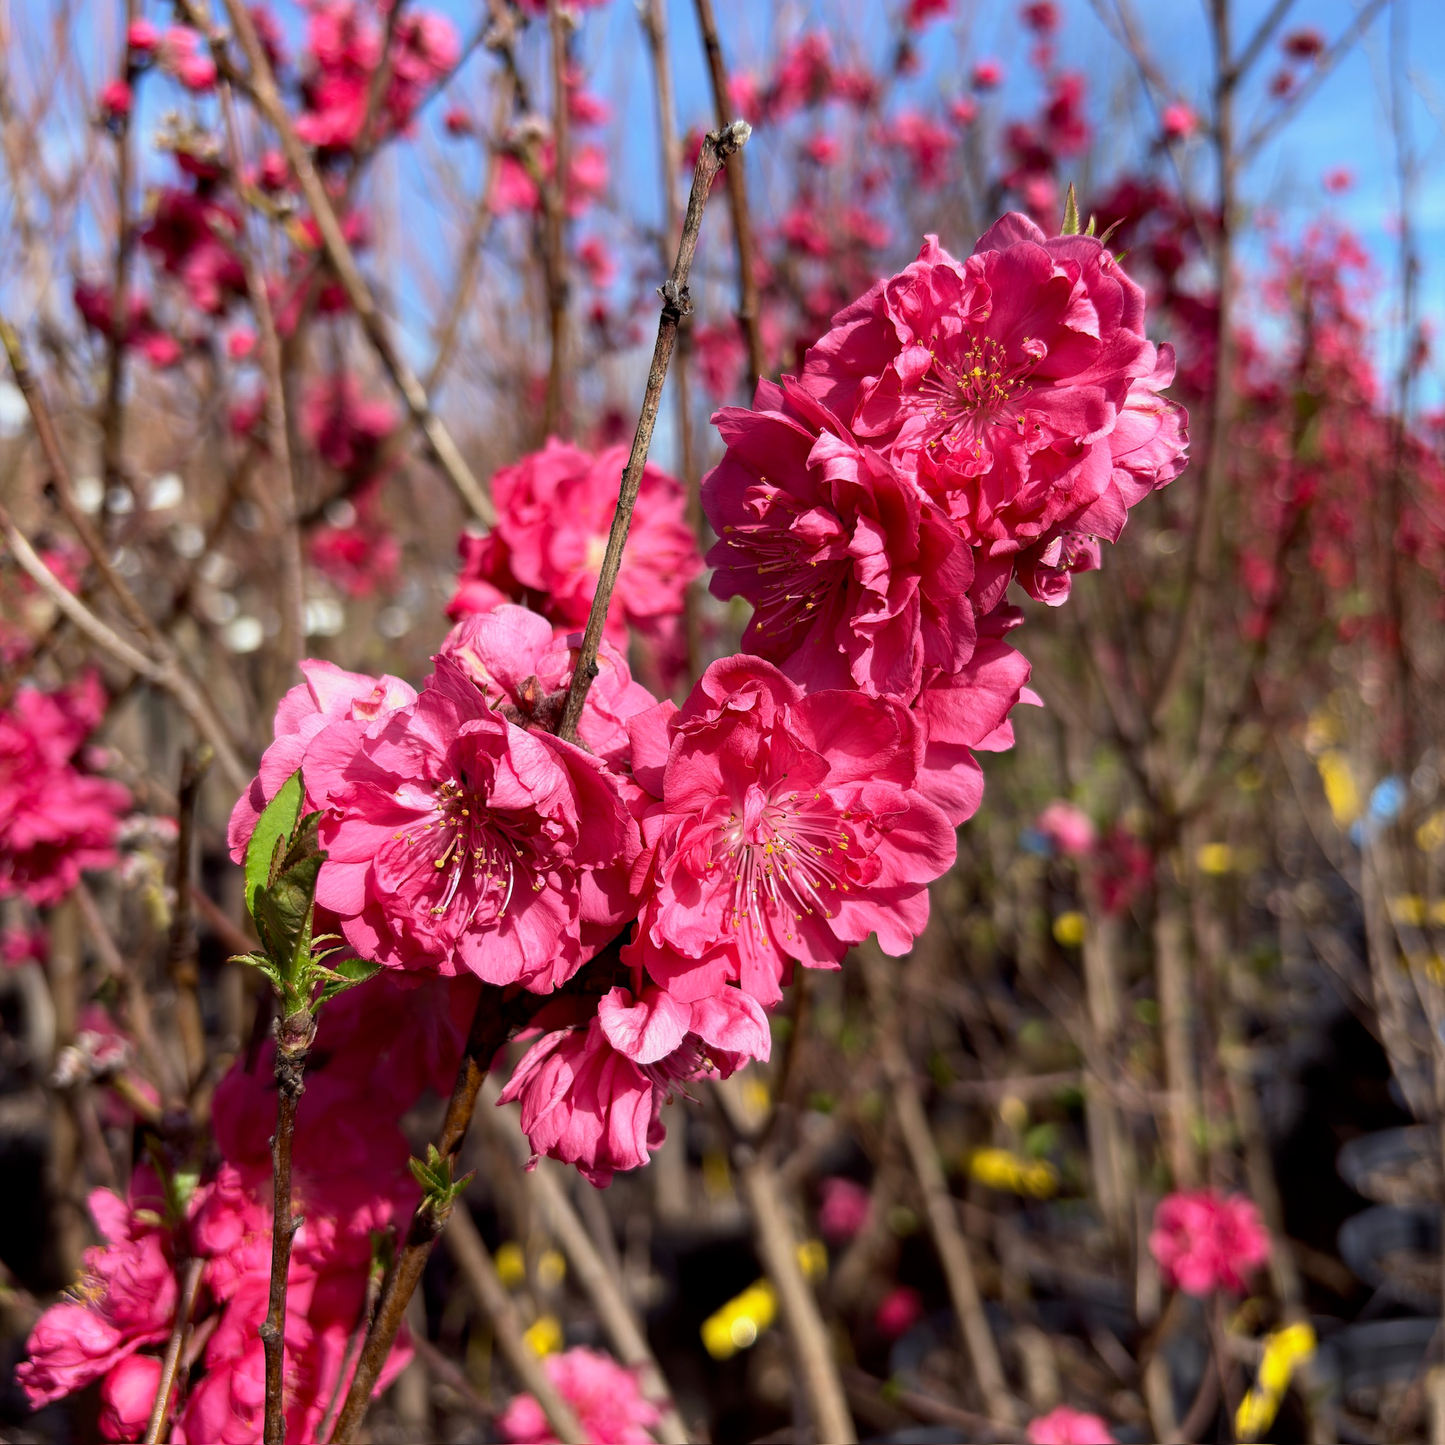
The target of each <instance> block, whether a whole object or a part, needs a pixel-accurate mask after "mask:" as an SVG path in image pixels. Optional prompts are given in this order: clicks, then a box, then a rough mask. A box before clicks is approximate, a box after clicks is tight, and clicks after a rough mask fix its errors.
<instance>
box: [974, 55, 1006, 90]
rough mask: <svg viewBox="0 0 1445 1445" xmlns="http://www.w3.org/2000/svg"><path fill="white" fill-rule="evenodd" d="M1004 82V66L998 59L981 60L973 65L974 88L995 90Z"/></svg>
mask: <svg viewBox="0 0 1445 1445" xmlns="http://www.w3.org/2000/svg"><path fill="white" fill-rule="evenodd" d="M1002 84H1003V66H1002V64H1001V63H1000V62H999V61H997V60H980V61H979V62H978V63H977V64H976V65H975V66H974V67H973V88H974V89H975V90H995V89H997V88H998V87H999V86H1000V85H1002Z"/></svg>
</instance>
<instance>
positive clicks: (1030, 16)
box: [1019, 0, 1059, 35]
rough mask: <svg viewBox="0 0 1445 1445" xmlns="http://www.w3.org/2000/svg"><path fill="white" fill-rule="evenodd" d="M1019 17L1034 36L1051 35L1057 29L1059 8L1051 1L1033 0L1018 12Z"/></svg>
mask: <svg viewBox="0 0 1445 1445" xmlns="http://www.w3.org/2000/svg"><path fill="white" fill-rule="evenodd" d="M1019 17H1020V19H1022V20H1023V22H1024V24H1025V25H1027V26H1028V28H1029V29H1030V30H1032V31H1033V32H1034V34H1035V35H1052V34H1053V33H1054V31H1055V30H1057V29H1058V28H1059V7H1058V6H1057V5H1055V4H1052V3H1051V0H1035V3H1034V4H1031V5H1025V6H1024V7H1023V8H1022V9H1021V10H1020V11H1019Z"/></svg>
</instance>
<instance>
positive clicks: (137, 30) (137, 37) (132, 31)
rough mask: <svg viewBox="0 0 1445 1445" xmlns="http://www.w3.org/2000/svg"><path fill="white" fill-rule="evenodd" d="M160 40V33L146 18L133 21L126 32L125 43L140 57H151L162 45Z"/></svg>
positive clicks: (142, 17)
mask: <svg viewBox="0 0 1445 1445" xmlns="http://www.w3.org/2000/svg"><path fill="white" fill-rule="evenodd" d="M160 38H161V33H160V31H159V30H157V29H156V27H155V25H154V24H152V23H151V21H149V20H147V19H146V18H145V17H144V16H140V17H138V18H137V19H135V20H132V21H131V22H130V25H129V26H128V27H127V29H126V32H125V43H126V44H127V45H128V46H129V47H130V48H131V49H132V50H134V51H135V52H136V53H137V54H139V55H149V54H150V52H151V51H152V50H154V49H155V48H156V46H157V45H159V44H160Z"/></svg>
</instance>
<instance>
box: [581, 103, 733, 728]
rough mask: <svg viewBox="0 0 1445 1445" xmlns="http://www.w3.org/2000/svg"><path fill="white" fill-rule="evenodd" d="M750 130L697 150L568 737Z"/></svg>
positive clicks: (716, 136)
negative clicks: (724, 190) (702, 254)
mask: <svg viewBox="0 0 1445 1445" xmlns="http://www.w3.org/2000/svg"><path fill="white" fill-rule="evenodd" d="M751 134H752V131H751V128H750V127H749V126H748V124H747V122H746V121H741V120H735V121H733V123H732V124H731V125H729V126H725V127H724V128H723V129H722V130H721V131H717V132H714V133H711V134H709V135H708V137H707V139H706V140H704V142H703V146H702V150H701V151H699V152H698V157H697V168H696V169H695V170H694V171H693V174H692V191H691V193H690V194H689V196H688V198H687V217H686V219H685V220H684V222H683V226H682V237H681V239H680V241H679V242H678V247H677V260H676V261H675V262H674V263H673V267H672V275H671V276H669V277H668V279H667V280H666V281H664V282H663V284H662V286H661V288H660V290H661V293H662V315H661V317H660V318H659V319H658V323H657V343H656V345H655V346H654V347H653V350H652V367H651V370H649V372H648V373H647V391H646V393H645V394H644V396H643V399H642V414H641V415H640V416H639V417H638V419H637V432H636V434H635V435H634V436H633V438H632V452H631V455H630V456H629V457H628V458H627V468H626V470H625V471H624V472H623V473H622V484H621V487H620V488H619V490H618V495H617V510H616V512H615V513H613V516H612V529H611V531H610V532H609V533H608V536H607V553H606V555H605V556H604V557H603V559H602V570H601V573H600V574H599V576H598V578H597V591H596V594H595V595H594V596H593V598H592V610H591V612H589V613H588V615H587V630H586V632H585V633H584V634H583V637H582V650H581V651H580V652H579V654H578V656H577V662H576V665H575V667H574V668H573V671H572V683H571V686H570V687H568V689H567V701H566V704H565V706H564V707H563V710H562V725H561V726H560V727H559V728H558V729H557V731H558V733H559V735H560V736H561V737H563V738H566V739H567V740H568V741H569V742H571V741H574V740H575V739H576V737H577V725H578V723H579V722H580V721H581V720H582V705H583V703H584V702H585V701H586V700H587V689H588V688H589V687H591V685H592V679H593V678H595V677H596V676H597V649H598V647H599V646H600V644H601V642H602V629H603V626H604V625H605V624H606V621H607V608H608V605H609V603H610V602H611V600H612V589H613V588H614V587H615V586H616V585H617V573H618V571H619V570H620V568H621V566H622V549H623V548H624V547H625V546H626V545H627V529H628V527H629V526H630V525H631V523H632V509H633V507H634V506H635V505H636V504H637V490H638V488H639V486H641V484H642V469H643V467H644V466H645V465H646V464H647V452H648V448H649V447H651V445H652V429H653V427H654V426H656V425H657V408H658V404H659V402H660V401H661V399H662V384H663V382H664V381H665V380H666V379H667V365H668V362H669V361H670V360H671V359H672V349H673V346H674V344H675V343H676V341H677V329H678V325H679V323H680V322H681V320H682V318H683V317H684V316H685V315H686V314H687V312H688V310H689V308H690V306H691V304H692V303H691V301H690V300H689V297H688V292H687V278H688V273H689V272H690V271H691V270H692V258H693V255H694V253H695V252H696V251H697V238H698V232H699V231H700V230H701V229H702V213H703V208H704V207H705V206H706V205H707V198H708V192H709V191H710V190H711V189H712V183H713V179H714V178H715V177H716V175H717V173H718V171H719V169H720V168H721V167H722V165H723V163H724V162H725V161H726V160H727V159H728V157H729V156H732V155H735V154H736V153H737V152H738V150H739V149H740V148H741V147H742V146H743V145H745V144H746V142H747V139H748V136H749V135H751Z"/></svg>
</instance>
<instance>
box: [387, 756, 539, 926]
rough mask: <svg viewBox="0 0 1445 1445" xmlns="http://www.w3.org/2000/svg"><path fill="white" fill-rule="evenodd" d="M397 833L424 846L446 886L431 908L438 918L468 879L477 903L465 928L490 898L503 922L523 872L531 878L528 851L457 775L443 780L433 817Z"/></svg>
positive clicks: (496, 917) (496, 918) (535, 889)
mask: <svg viewBox="0 0 1445 1445" xmlns="http://www.w3.org/2000/svg"><path fill="white" fill-rule="evenodd" d="M395 836H396V839H397V840H398V841H400V842H405V843H406V844H407V845H408V846H409V847H418V848H420V849H421V851H422V855H423V856H424V857H426V858H427V859H428V861H429V862H430V864H431V868H432V870H434V872H435V874H436V883H435V884H434V885H432V886H433V887H440V890H441V897H440V899H439V900H438V901H437V902H436V903H434V904H433V905H432V906H431V907H430V908H429V909H428V910H427V911H428V912H429V913H430V914H431V916H432V917H433V918H441V917H442V916H443V915H444V914H445V913H446V912H447V910H448V909H450V908H451V906H452V904H453V903H454V902H455V901H456V898H457V894H458V892H459V891H460V890H461V888H462V885H463V883H464V882H468V881H469V883H470V886H469V889H468V892H469V894H470V896H471V908H470V910H469V912H468V914H467V917H466V920H465V922H464V923H463V924H462V927H464V928H465V927H466V926H467V925H468V924H470V923H471V921H472V919H473V918H475V917H476V915H477V912H478V910H479V909H480V908H481V907H482V905H483V904H484V903H489V904H491V905H492V907H493V908H494V910H495V912H494V916H493V921H495V922H500V921H501V920H502V919H503V918H505V917H506V915H507V908H508V906H509V905H510V903H511V901H512V894H513V892H514V890H515V888H516V886H517V880H518V875H519V874H520V875H521V877H522V879H523V880H524V881H527V879H528V869H527V866H526V857H527V850H525V849H524V848H523V846H522V845H521V843H520V841H519V840H518V839H517V838H514V837H513V836H512V830H510V829H509V828H507V827H506V826H505V824H504V823H502V821H501V820H500V819H499V818H497V816H496V815H495V814H493V813H490V812H489V811H488V809H487V807H486V803H485V800H484V799H483V798H482V797H481V796H480V795H478V794H477V793H474V792H471V791H469V790H468V789H467V788H466V787H465V786H464V785H463V784H462V783H460V782H458V781H457V780H456V779H454V778H449V779H447V781H446V782H444V783H440V784H438V785H437V788H436V812H435V813H434V814H433V815H432V817H431V818H430V820H429V821H427V822H425V823H420V824H413V825H412V827H410V828H409V829H406V830H404V831H403V832H401V833H397V834H396V835H395ZM531 887H532V891H533V892H534V893H535V892H538V891H539V890H540V889H541V887H542V883H541V882H540V880H532V881H531ZM499 898H500V902H498V901H497V900H498V899H499Z"/></svg>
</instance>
